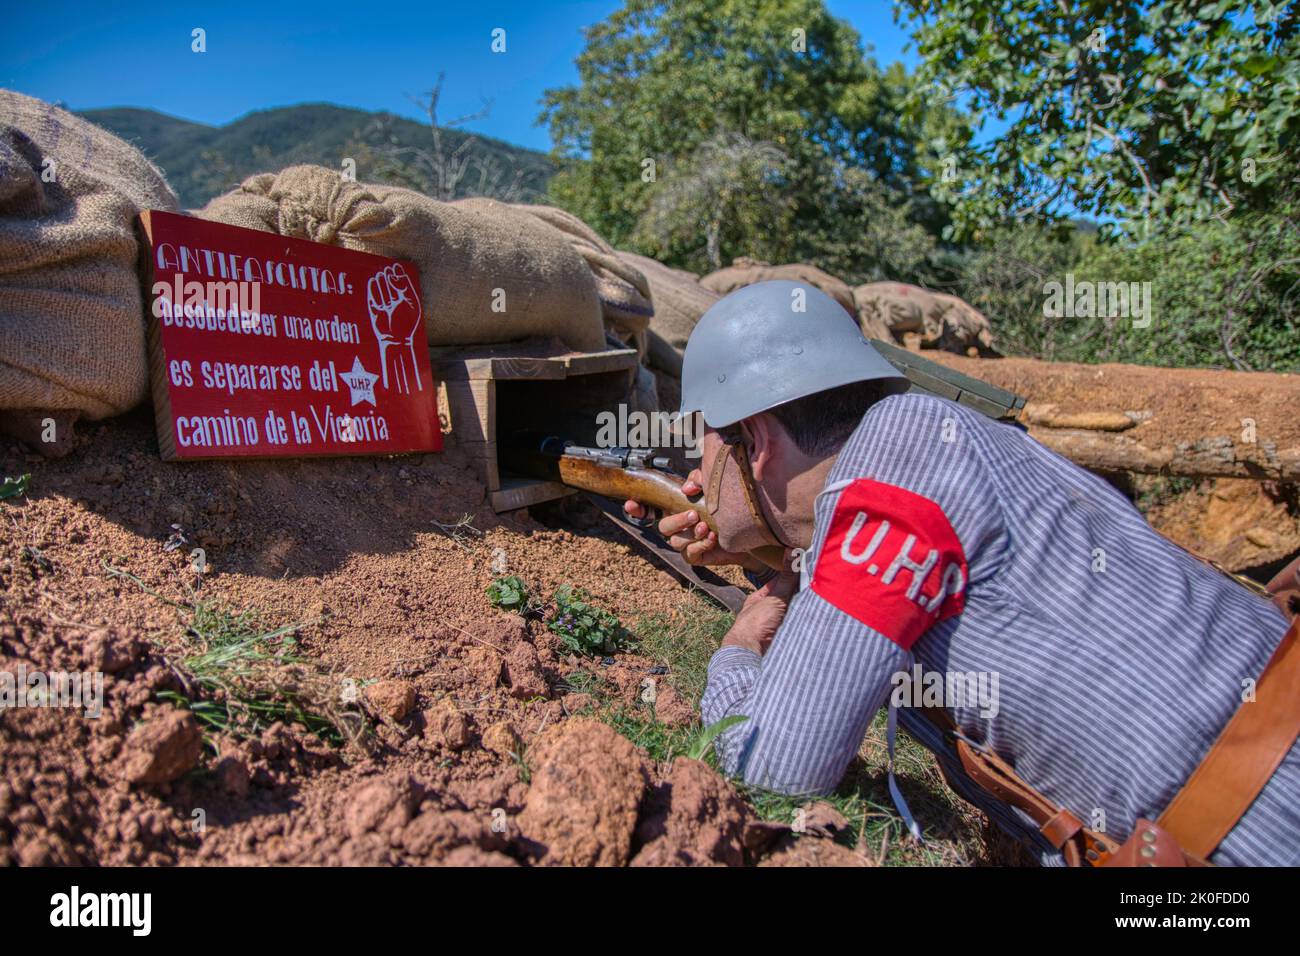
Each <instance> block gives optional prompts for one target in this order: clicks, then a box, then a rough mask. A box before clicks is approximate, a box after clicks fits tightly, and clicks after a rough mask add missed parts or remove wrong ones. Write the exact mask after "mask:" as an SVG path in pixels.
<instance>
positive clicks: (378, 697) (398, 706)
mask: <svg viewBox="0 0 1300 956" xmlns="http://www.w3.org/2000/svg"><path fill="white" fill-rule="evenodd" d="M365 695H366V703H368V704H370V706H371V707H373V708H374V709H375V710H377V711H379V713H381V714H383V715H384V716H385V717H387V718H388V719H389V720H393V721H401V720H405V719H406V715H407V714H409V713H410V712H411V711H412V710H413V709H414V708H415V688H414V687H412V686H411V685H410V684H408V683H407V682H406V681H402V680H381V681H375V683H373V684H371V685H370V686H368V687H367V688H366V689H365Z"/></svg>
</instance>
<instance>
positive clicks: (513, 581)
mask: <svg viewBox="0 0 1300 956" xmlns="http://www.w3.org/2000/svg"><path fill="white" fill-rule="evenodd" d="M487 596H488V601H489V602H491V604H492V606H493V607H499V608H500V609H501V610H503V611H514V612H515V613H516V614H520V615H523V616H528V615H530V614H534V613H536V612H537V611H539V610H540V609H541V603H540V602H539V601H538V600H537V598H535V597H533V596H532V595H531V594H530V593H529V591H528V585H527V584H525V583H524V580H523V578H521V577H519V576H518V575H517V574H512V575H510V576H509V577H505V578H497V579H496V580H495V581H493V582H492V583H491V584H489V585H488V586H487Z"/></svg>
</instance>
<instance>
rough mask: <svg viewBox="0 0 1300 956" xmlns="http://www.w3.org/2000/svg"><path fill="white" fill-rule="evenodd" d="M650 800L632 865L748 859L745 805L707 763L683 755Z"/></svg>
mask: <svg viewBox="0 0 1300 956" xmlns="http://www.w3.org/2000/svg"><path fill="white" fill-rule="evenodd" d="M647 804H648V805H647V808H646V809H647V813H646V816H645V818H644V819H643V820H642V823H641V825H640V826H639V827H638V828H637V838H638V839H639V840H640V841H642V842H643V843H644V844H645V846H644V848H643V849H642V850H641V852H640V853H638V854H637V857H636V859H634V860H633V861H632V865H633V866H663V865H679V866H695V865H708V864H711V863H712V864H725V865H727V866H740V865H741V864H743V863H744V849H743V847H744V842H743V836H744V831H745V822H746V817H747V815H748V814H747V811H746V808H745V804H744V802H743V801H742V800H741V799H740V795H739V794H738V793H736V789H735V787H733V786H732V785H731V783H730V782H729V781H727V780H726V779H724V778H723V777H722V776H720V775H719V774H718V773H717V772H716V771H714V770H713V769H712V768H711V767H709V765H708V764H706V763H703V762H702V761H699V760H691V759H689V758H687V757H678V758H677V759H676V760H675V761H673V765H672V769H671V771H670V772H669V775H668V779H667V780H666V781H665V782H664V783H663V784H662V785H661V786H660V787H658V788H656V791H655V794H654V796H653V798H652V799H651V800H650V801H648V802H647Z"/></svg>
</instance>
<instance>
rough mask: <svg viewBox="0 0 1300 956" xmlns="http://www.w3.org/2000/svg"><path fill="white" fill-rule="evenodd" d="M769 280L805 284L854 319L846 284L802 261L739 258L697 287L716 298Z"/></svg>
mask: <svg viewBox="0 0 1300 956" xmlns="http://www.w3.org/2000/svg"><path fill="white" fill-rule="evenodd" d="M772 279H788V280H790V281H792V282H806V283H807V284H808V285H810V286H814V287H816V288H818V289H821V290H822V291H823V292H825V293H826V294H827V295H828V296H830V297H831V298H832V299H834V300H835V301H836V302H838V303H839V304H840V305H842V306H844V311H845V312H847V313H848V314H849V315H853V316H856V315H857V314H858V312H857V306H856V305H855V304H854V301H853V290H852V289H851V288H849V285H848V283H847V282H842V281H841V280H839V279H837V278H835V276H833V275H831V274H830V273H829V272H823V271H822V270H821V269H818V268H817V267H816V266H810V265H807V264H806V263H802V262H794V263H789V264H787V265H783V266H773V265H768V264H767V263H766V262H760V261H759V260H757V259H747V258H743V257H742V258H740V259H736V260H734V261H733V262H732V263H731V265H730V266H728V267H727V268H725V269H719V270H718V271H717V272H710V273H709V274H708V275H706V276H705V277H704V278H703V279H701V280H700V284H701V285H702V286H704V287H705V288H706V289H710V290H712V291H714V292H717V293H718V294H719V295H726V294H727V293H728V292H734V291H735V290H736V289H739V288H742V287H744V286H747V285H753V284H754V283H755V282H768V281H770V280H772Z"/></svg>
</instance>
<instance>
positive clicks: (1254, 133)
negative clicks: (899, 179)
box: [898, 0, 1300, 238]
mask: <svg viewBox="0 0 1300 956" xmlns="http://www.w3.org/2000/svg"><path fill="white" fill-rule="evenodd" d="M898 14H899V16H900V18H901V19H904V20H908V21H909V22H910V23H911V25H912V26H914V28H915V32H914V38H915V39H916V41H917V45H918V49H919V51H920V54H921V56H922V57H923V58H924V62H923V64H922V66H921V68H920V70H919V73H918V77H919V80H920V82H918V83H917V85H916V86H915V87H914V89H913V97H912V101H911V105H912V106H913V107H914V108H915V109H919V110H929V109H932V108H933V106H934V103H935V101H936V99H938V100H942V99H944V98H945V96H946V97H947V98H949V99H951V98H952V97H953V95H954V92H955V91H962V93H963V94H965V95H967V96H968V101H967V102H966V103H965V105H967V106H969V107H970V108H971V109H972V110H974V112H975V116H974V119H975V121H976V122H977V123H980V122H982V121H983V120H985V119H987V118H989V117H995V118H996V119H998V120H1000V121H1009V122H1010V124H1011V125H1010V128H1009V129H1007V131H1006V132H1005V133H1003V134H1002V135H1001V136H999V137H998V138H997V139H996V140H993V141H991V142H985V143H982V144H979V145H967V144H960V143H956V142H949V143H946V144H944V147H945V148H947V149H948V150H950V154H951V157H952V160H951V165H950V167H949V171H950V172H951V173H952V175H949V176H946V177H942V176H941V178H940V180H939V181H938V182H936V183H935V190H934V192H935V194H936V196H937V197H938V198H940V199H942V200H943V201H945V202H951V203H953V204H954V207H955V212H954V216H955V225H956V227H957V230H958V232H959V233H961V234H965V235H977V234H978V231H979V230H980V229H981V228H984V227H986V226H988V225H990V224H994V223H997V222H1001V221H1005V220H1007V219H1016V218H1037V217H1040V216H1048V217H1054V218H1060V217H1064V216H1067V215H1069V214H1070V208H1071V206H1072V207H1073V208H1074V209H1075V210H1080V211H1083V212H1085V213H1088V214H1091V215H1094V216H1097V217H1102V218H1105V219H1109V220H1113V221H1114V222H1115V224H1116V231H1118V232H1120V233H1123V234H1127V235H1128V236H1129V237H1130V238H1152V237H1154V236H1155V235H1156V234H1157V233H1159V232H1161V231H1164V230H1166V229H1168V227H1170V226H1186V225H1188V224H1192V223H1200V222H1205V221H1207V220H1208V219H1210V217H1211V216H1215V215H1226V214H1228V213H1229V212H1230V211H1231V210H1233V209H1234V208H1256V209H1257V208H1261V207H1263V206H1266V205H1267V203H1268V202H1269V201H1270V200H1271V192H1272V189H1273V188H1274V187H1275V186H1276V185H1278V184H1279V183H1281V182H1282V181H1284V179H1285V178H1286V177H1289V176H1293V175H1294V170H1295V168H1296V163H1297V160H1298V159H1300V140H1298V139H1297V137H1296V133H1297V132H1298V131H1300V30H1297V29H1296V18H1297V15H1298V14H1300V9H1298V7H1297V4H1296V2H1294V0H1284V2H1268V0H1265V2H1248V0H1219V2H1207V3H1195V4H1193V3H1186V2H1182V0H1156V2H1152V3H1145V4H1137V3H1126V4H1114V3H1104V2H1100V0H1088V2H1082V3H1057V2H1055V0H1010V2H1003V0H997V2H995V0H945V2H943V3H937V2H934V0H899V4H898ZM936 93H937V94H938V95H937V96H936Z"/></svg>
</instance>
